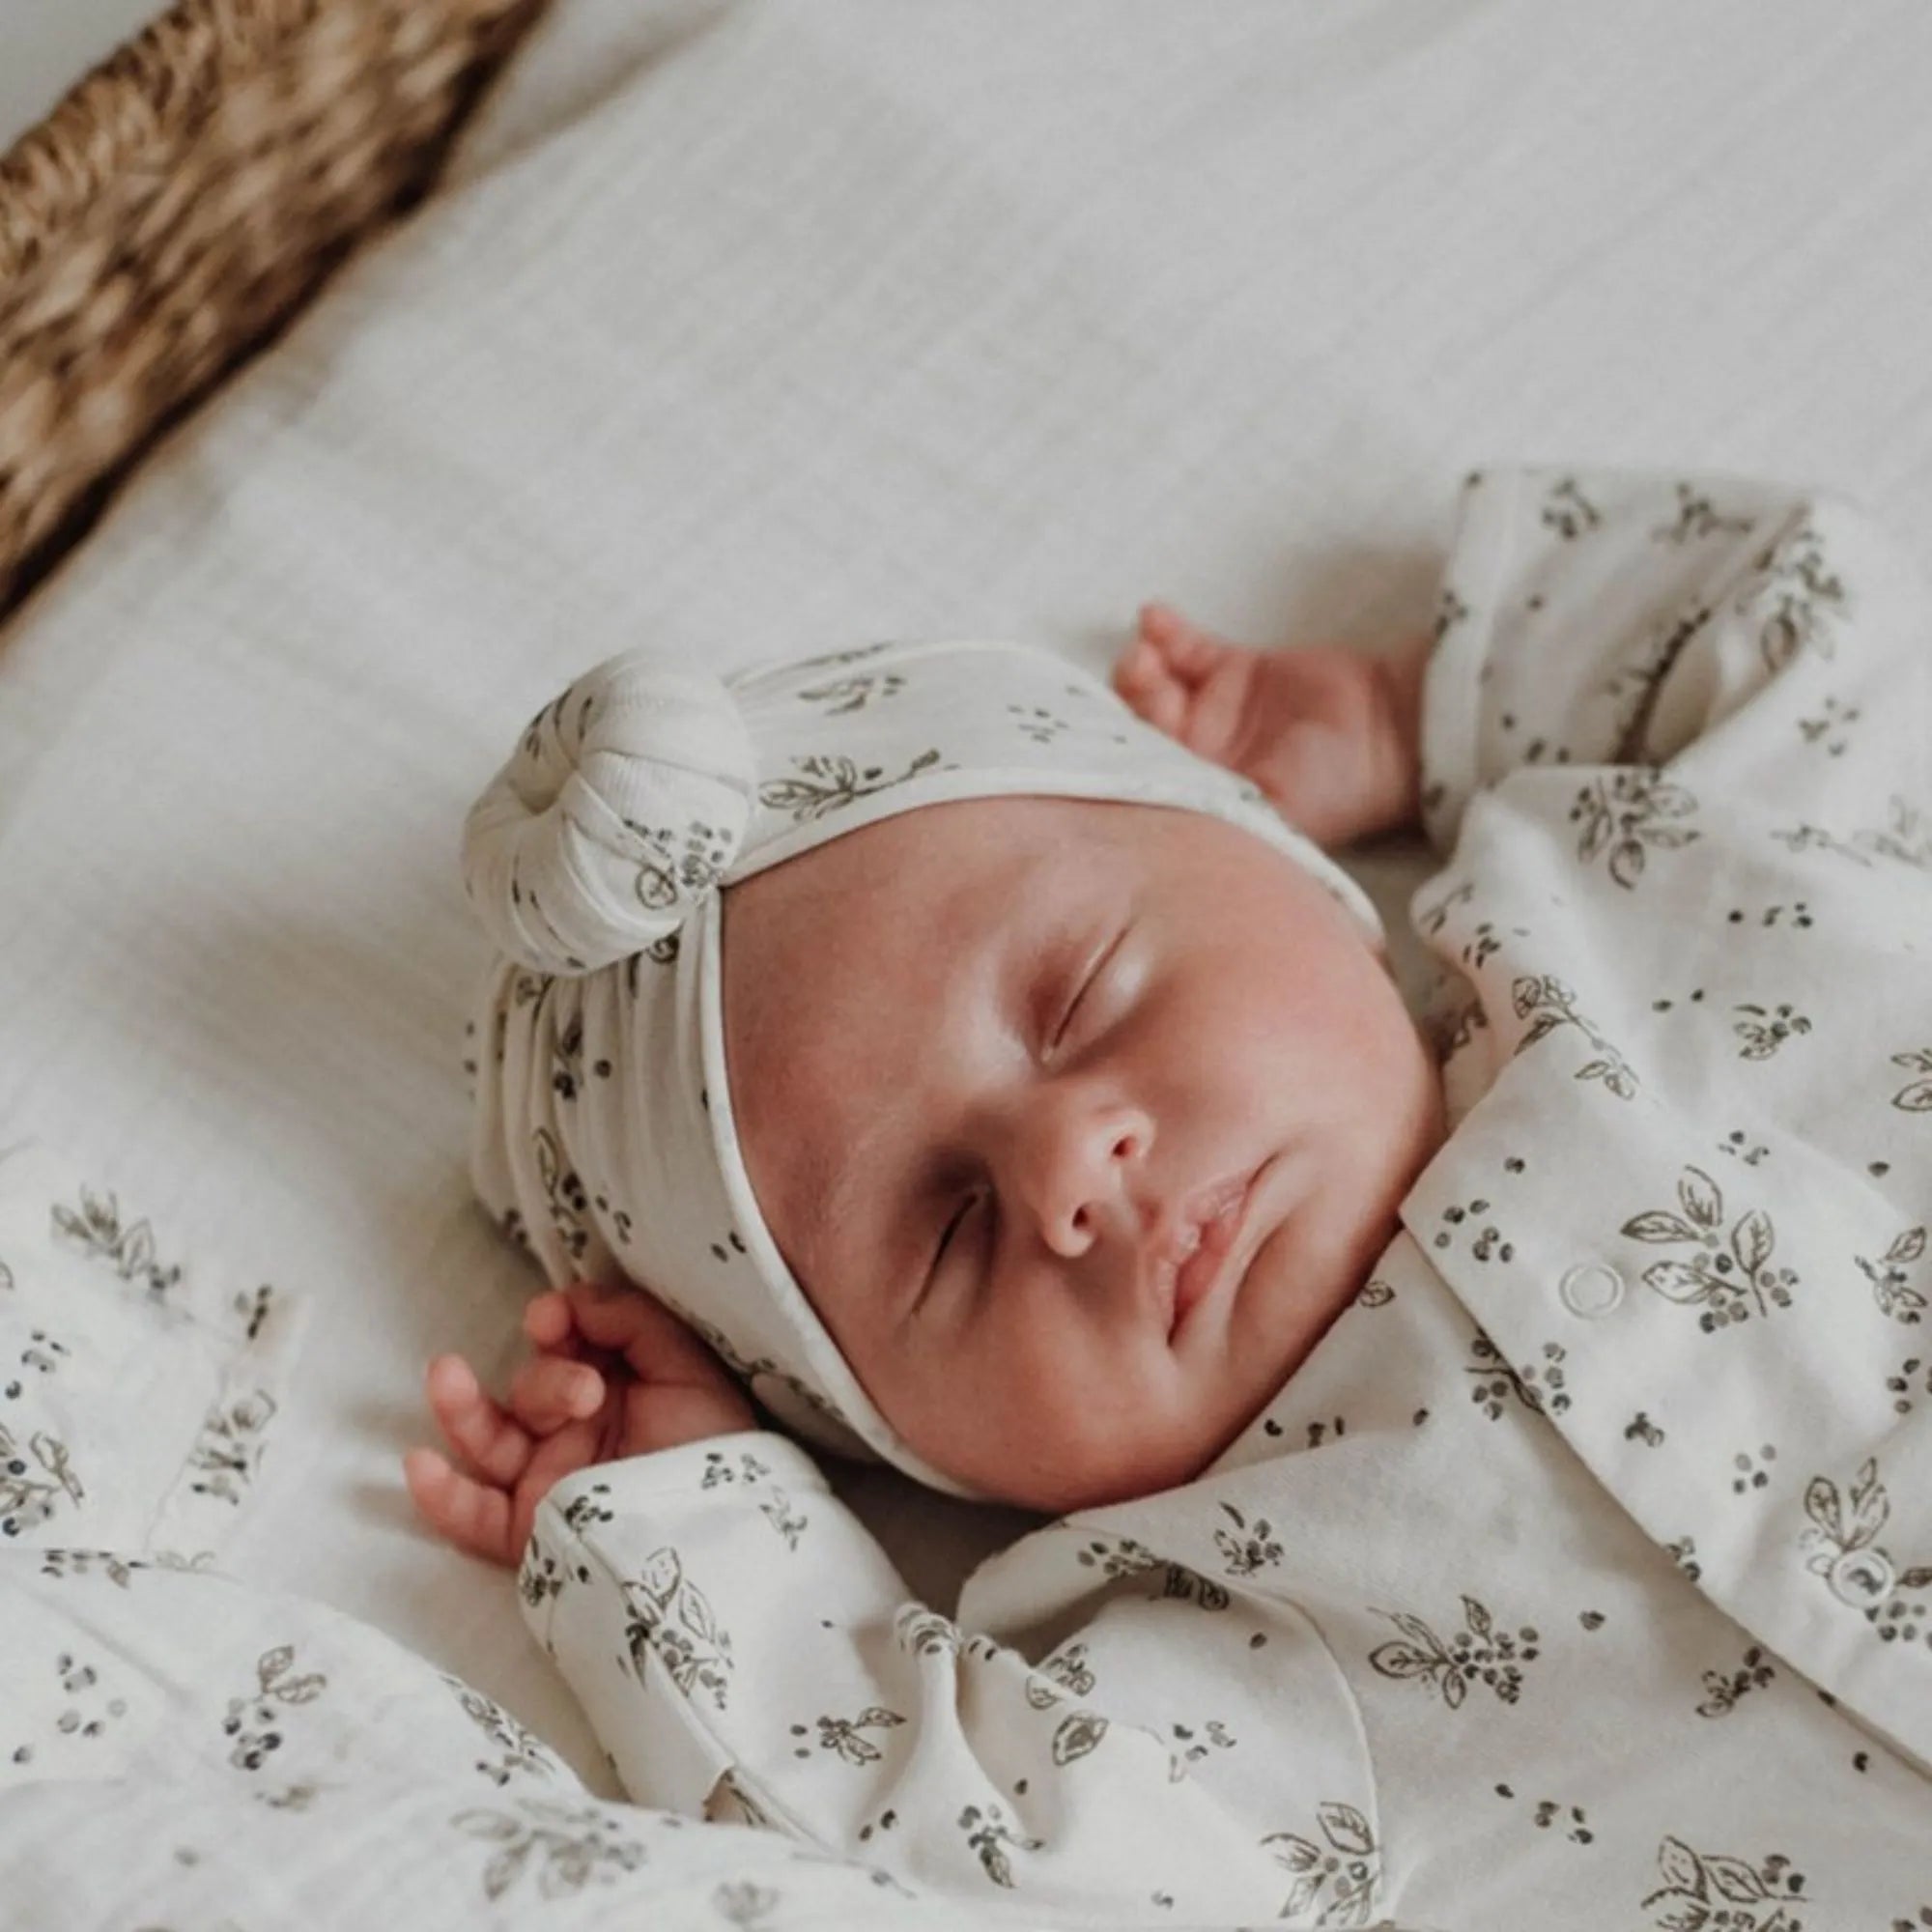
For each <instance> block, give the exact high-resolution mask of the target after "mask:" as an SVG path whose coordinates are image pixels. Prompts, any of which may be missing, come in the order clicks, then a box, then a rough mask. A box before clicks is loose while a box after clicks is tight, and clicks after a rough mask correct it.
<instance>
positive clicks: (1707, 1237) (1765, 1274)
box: [1622, 1167, 1798, 1335]
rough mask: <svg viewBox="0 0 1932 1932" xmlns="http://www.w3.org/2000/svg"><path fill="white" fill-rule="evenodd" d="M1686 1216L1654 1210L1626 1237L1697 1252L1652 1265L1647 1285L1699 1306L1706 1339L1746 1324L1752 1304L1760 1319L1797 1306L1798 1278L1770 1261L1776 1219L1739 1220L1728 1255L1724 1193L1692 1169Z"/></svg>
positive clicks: (1760, 1214) (1753, 1213)
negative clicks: (1724, 1238)
mask: <svg viewBox="0 0 1932 1932" xmlns="http://www.w3.org/2000/svg"><path fill="white" fill-rule="evenodd" d="M1677 1198H1678V1201H1679V1202H1680V1203H1681V1204H1682V1206H1683V1209H1684V1212H1683V1214H1682V1215H1678V1214H1673V1213H1672V1212H1670V1210H1669V1209H1668V1208H1652V1209H1650V1210H1649V1211H1647V1212H1645V1213H1642V1214H1636V1215H1634V1216H1633V1217H1632V1218H1631V1219H1630V1220H1628V1221H1626V1222H1625V1223H1624V1224H1623V1229H1622V1232H1623V1233H1624V1234H1626V1235H1628V1236H1630V1237H1631V1239H1632V1240H1634V1241H1650V1242H1655V1243H1659V1244H1664V1245H1668V1244H1673V1243H1678V1242H1684V1243H1689V1244H1690V1245H1691V1246H1694V1247H1695V1248H1697V1249H1698V1250H1699V1252H1698V1253H1696V1254H1694V1255H1692V1256H1691V1257H1690V1260H1688V1261H1667V1262H1654V1263H1652V1264H1651V1265H1650V1266H1649V1267H1647V1268H1645V1269H1644V1271H1643V1280H1644V1283H1645V1285H1646V1286H1647V1287H1650V1288H1653V1289H1655V1290H1656V1291H1657V1293H1659V1294H1661V1295H1662V1296H1663V1297H1664V1299H1665V1300H1666V1301H1675V1302H1678V1303H1681V1304H1682V1305H1684V1306H1686V1307H1701V1308H1702V1310H1703V1313H1702V1314H1700V1315H1699V1316H1698V1318H1697V1325H1698V1327H1700V1328H1701V1329H1703V1331H1704V1332H1705V1333H1706V1334H1707V1335H1708V1334H1711V1333H1713V1332H1715V1331H1716V1330H1717V1329H1719V1328H1722V1327H1724V1326H1726V1325H1727V1324H1728V1323H1731V1322H1736V1321H1749V1319H1750V1312H1751V1308H1752V1306H1753V1305H1755V1306H1756V1309H1757V1312H1758V1313H1759V1314H1760V1315H1769V1314H1770V1312H1771V1310H1772V1309H1773V1308H1774V1307H1776V1308H1789V1307H1790V1306H1791V1291H1792V1289H1794V1288H1795V1287H1797V1285H1798V1276H1797V1275H1796V1274H1795V1273H1794V1272H1793V1271H1792V1270H1791V1269H1790V1268H1774V1267H1772V1266H1771V1256H1772V1251H1773V1248H1774V1247H1775V1245H1776V1235H1775V1233H1774V1231H1773V1228H1772V1222H1771V1216H1770V1215H1769V1214H1767V1213H1765V1212H1764V1211H1763V1209H1761V1208H1752V1209H1750V1210H1749V1211H1748V1212H1747V1213H1745V1214H1742V1215H1740V1216H1739V1217H1738V1221H1737V1224H1736V1226H1734V1227H1733V1228H1732V1230H1731V1235H1730V1251H1729V1253H1725V1252H1724V1251H1723V1242H1722V1240H1721V1238H1720V1236H1719V1230H1720V1229H1721V1228H1722V1226H1723V1219H1724V1196H1723V1190H1722V1189H1721V1188H1719V1185H1718V1183H1717V1182H1716V1181H1715V1180H1713V1179H1711V1177H1710V1176H1709V1175H1708V1174H1706V1173H1705V1172H1704V1170H1703V1169H1702V1168H1699V1167H1686V1169H1685V1170H1684V1174H1683V1177H1682V1178H1681V1179H1679V1181H1678V1183H1677Z"/></svg>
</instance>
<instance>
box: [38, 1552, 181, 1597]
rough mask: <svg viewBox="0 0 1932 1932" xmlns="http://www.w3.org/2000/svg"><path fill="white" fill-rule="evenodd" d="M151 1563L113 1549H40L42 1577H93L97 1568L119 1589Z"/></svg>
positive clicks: (128, 1587) (131, 1583) (131, 1581)
mask: <svg viewBox="0 0 1932 1932" xmlns="http://www.w3.org/2000/svg"><path fill="white" fill-rule="evenodd" d="M152 1567H153V1566H152V1565H150V1564H147V1563H144V1562H143V1561H142V1560H141V1559H140V1558H139V1557H138V1556H123V1555H121V1554H120V1553H119V1551H117V1550H112V1549H43V1551H42V1552H41V1575H42V1576H43V1577H92V1576H93V1575H95V1573H96V1572H97V1571H99V1574H100V1575H101V1576H103V1577H106V1578H107V1580H108V1581H109V1582H110V1583H112V1584H113V1585H114V1586H115V1588H116V1589H118V1590H127V1589H130V1588H132V1586H133V1581H134V1572H135V1571H136V1570H147V1569H150V1568H152Z"/></svg>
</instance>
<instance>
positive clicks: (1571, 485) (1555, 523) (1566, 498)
mask: <svg viewBox="0 0 1932 1932" xmlns="http://www.w3.org/2000/svg"><path fill="white" fill-rule="evenodd" d="M1603 521H1604V513H1603V512H1602V511H1601V510H1600V509H1598V507H1597V506H1596V504H1594V503H1593V502H1591V501H1590V499H1589V498H1588V497H1585V496H1584V495H1583V492H1582V488H1581V486H1580V485H1579V484H1578V483H1577V479H1576V478H1575V477H1574V476H1565V477H1562V478H1560V479H1559V480H1558V481H1557V482H1555V483H1552V484H1551V485H1550V487H1549V490H1548V495H1547V496H1546V497H1545V498H1544V502H1543V522H1544V523H1545V525H1546V526H1548V528H1550V529H1552V530H1554V531H1555V532H1556V534H1557V535H1558V536H1559V537H1561V538H1563V540H1564V541H1565V542H1566V543H1567V542H1570V541H1572V540H1573V539H1575V538H1577V537H1580V536H1582V535H1583V534H1584V533H1585V532H1586V531H1588V530H1593V529H1595V528H1596V527H1597V526H1598V525H1599V524H1601V523H1602V522H1603Z"/></svg>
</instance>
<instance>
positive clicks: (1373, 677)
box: [1114, 604, 1430, 848]
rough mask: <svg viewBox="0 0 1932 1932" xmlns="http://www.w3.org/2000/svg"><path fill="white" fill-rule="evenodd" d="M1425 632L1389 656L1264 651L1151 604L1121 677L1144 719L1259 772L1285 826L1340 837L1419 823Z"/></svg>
mask: <svg viewBox="0 0 1932 1932" xmlns="http://www.w3.org/2000/svg"><path fill="white" fill-rule="evenodd" d="M1429 652H1430V639H1427V638H1413V639H1406V641H1404V642H1403V643H1402V644H1401V645H1399V646H1398V647H1397V648H1396V649H1395V650H1394V651H1393V652H1391V653H1389V654H1388V655H1386V656H1378V657H1370V656H1367V655H1366V654H1363V653H1360V652H1355V651H1346V650H1338V649H1333V648H1327V647H1321V646H1316V647H1308V648H1302V649H1298V650H1284V651H1257V650H1249V649H1246V648H1244V647H1243V646H1241V645H1239V644H1233V643H1229V642H1228V641H1227V640H1226V639H1222V638H1217V637H1215V636H1213V635H1212V633H1210V632H1208V631H1205V630H1203V629H1202V628H1201V627H1200V626H1199V625H1198V624H1194V623H1191V622H1189V620H1188V619H1186V618H1185V617H1183V616H1181V615H1180V613H1179V611H1175V610H1174V609H1172V608H1171V607H1170V606H1168V605H1165V604H1149V605H1147V606H1145V607H1144V608H1143V609H1142V611H1141V614H1140V625H1139V629H1138V631H1137V632H1136V634H1135V637H1134V639H1133V641H1132V642H1131V643H1130V644H1129V645H1128V646H1127V648H1126V650H1125V651H1124V652H1123V653H1122V657H1121V660H1120V662H1119V664H1117V665H1116V666H1115V668H1114V686H1115V689H1116V690H1117V691H1119V693H1120V694H1121V696H1122V697H1123V698H1125V699H1126V701H1127V703H1128V704H1129V705H1130V706H1131V707H1132V708H1133V710H1135V711H1136V712H1138V713H1139V714H1140V716H1141V717H1143V718H1145V719H1146V720H1147V721H1148V723H1149V724H1151V725H1156V726H1158V728H1159V729H1161V730H1163V731H1165V732H1167V733H1168V735H1169V736H1170V737H1173V738H1178V739H1179V741H1180V742H1181V743H1182V744H1183V745H1185V746H1186V747H1187V748H1188V750H1189V751H1192V752H1198V753H1200V754H1201V755H1202V756H1203V757H1204V758H1211V759H1212V760H1213V761H1214V762H1215V763H1216V764H1219V765H1226V766H1228V767H1229V768H1230V769H1231V770H1233V771H1237V772H1239V773H1240V774H1241V775H1242V776H1243V777H1244V778H1248V779H1252V780H1253V781H1254V782H1255V783H1256V784H1258V785H1259V786H1260V787H1261V788H1262V790H1263V791H1264V792H1265V793H1266V794H1267V796H1268V798H1269V799H1270V801H1272V803H1273V804H1274V806H1275V808H1276V809H1277V810H1279V811H1280V812H1281V814H1282V816H1283V817H1284V818H1286V819H1287V820H1288V821H1289V822H1290V824H1292V825H1293V826H1294V827H1295V828H1296V830H1297V831H1300V832H1304V833H1306V834H1307V835H1308V837H1309V838H1313V839H1314V840H1315V842H1316V843H1317V844H1318V845H1321V846H1325V847H1330V848H1333V847H1336V846H1341V845H1349V844H1352V843H1353V842H1354V841H1355V840H1356V839H1359V838H1374V837H1376V836H1377V835H1378V834H1380V833H1386V832H1399V831H1404V830H1406V829H1407V828H1408V827H1410V826H1413V825H1414V824H1415V823H1416V822H1417V818H1418V813H1419V795H1420V790H1421V778H1420V774H1421V752H1420V737H1421V713H1422V682H1423V672H1424V669H1425V668H1426V667H1427V665H1428V662H1429Z"/></svg>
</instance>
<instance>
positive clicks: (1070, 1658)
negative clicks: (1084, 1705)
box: [1026, 1643, 1094, 1711]
mask: <svg viewBox="0 0 1932 1932" xmlns="http://www.w3.org/2000/svg"><path fill="white" fill-rule="evenodd" d="M1093 1690H1094V1673H1093V1671H1091V1670H1090V1669H1089V1668H1088V1667H1087V1646H1086V1645H1085V1644H1084V1643H1069V1644H1068V1645H1067V1646H1066V1648H1065V1650H1059V1651H1055V1652H1054V1654H1053V1655H1052V1656H1051V1657H1049V1658H1047V1659H1046V1660H1045V1662H1042V1663H1041V1664H1040V1666H1039V1667H1038V1669H1037V1670H1031V1671H1029V1672H1028V1673H1027V1682H1026V1700H1027V1702H1028V1703H1029V1704H1031V1705H1032V1706H1033V1708H1034V1709H1035V1710H1036V1711H1046V1710H1050V1709H1052V1707H1053V1706H1054V1705H1055V1704H1058V1703H1059V1702H1060V1701H1061V1699H1062V1697H1063V1696H1074V1697H1087V1696H1091V1695H1092V1694H1093Z"/></svg>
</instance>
